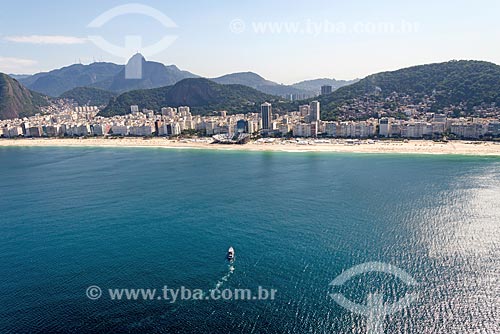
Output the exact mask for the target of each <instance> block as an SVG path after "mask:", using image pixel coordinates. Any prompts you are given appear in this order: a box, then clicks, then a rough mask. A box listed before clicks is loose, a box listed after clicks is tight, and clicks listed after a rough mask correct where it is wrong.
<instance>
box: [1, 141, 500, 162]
mask: <svg viewBox="0 0 500 334" xmlns="http://www.w3.org/2000/svg"><path fill="white" fill-rule="evenodd" d="M0 147H129V148H139V147H150V148H171V149H207V150H222V151H257V152H266V151H267V152H291V153H293V152H324V153H328V152H331V153H371V154H419V155H426V154H427V155H470V156H497V157H500V143H499V144H496V143H493V142H469V141H450V142H448V143H440V142H433V141H429V140H411V141H408V142H401V141H376V142H374V143H368V142H367V141H360V142H359V144H352V143H348V142H347V141H345V140H333V141H332V142H330V143H314V144H312V145H304V144H302V145H301V144H295V143H289V142H286V143H285V142H281V141H276V142H274V143H264V142H255V141H252V142H250V143H248V144H245V145H223V144H211V143H209V142H203V141H194V140H167V139H165V138H151V139H147V140H145V139H142V138H130V137H128V138H120V139H118V138H117V139H105V138H86V139H80V138H38V139H29V138H18V139H0Z"/></svg>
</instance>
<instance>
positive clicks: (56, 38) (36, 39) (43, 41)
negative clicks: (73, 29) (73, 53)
mask: <svg viewBox="0 0 500 334" xmlns="http://www.w3.org/2000/svg"><path fill="white" fill-rule="evenodd" d="M4 40H6V41H8V42H13V43H24V44H37V45H75V44H85V43H87V41H88V40H87V38H80V37H74V36H60V35H29V36H6V37H4Z"/></svg>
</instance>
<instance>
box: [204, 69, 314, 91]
mask: <svg viewBox="0 0 500 334" xmlns="http://www.w3.org/2000/svg"><path fill="white" fill-rule="evenodd" d="M210 80H212V81H214V82H216V83H219V84H223V85H244V86H248V87H252V88H254V89H257V90H259V91H261V92H263V93H266V94H270V95H277V96H288V95H292V94H302V95H305V96H313V95H315V92H314V91H309V90H306V89H301V88H297V87H293V86H288V85H281V84H278V83H276V82H273V81H269V80H266V79H264V78H263V77H261V76H260V75H258V74H257V73H253V72H239V73H232V74H226V75H223V76H221V77H218V78H212V79H210Z"/></svg>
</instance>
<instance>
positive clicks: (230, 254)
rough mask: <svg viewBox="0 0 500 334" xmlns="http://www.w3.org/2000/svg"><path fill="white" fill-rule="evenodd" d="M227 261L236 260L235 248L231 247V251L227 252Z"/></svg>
mask: <svg viewBox="0 0 500 334" xmlns="http://www.w3.org/2000/svg"><path fill="white" fill-rule="evenodd" d="M227 259H228V260H233V259H234V248H233V247H229V249H228V251H227Z"/></svg>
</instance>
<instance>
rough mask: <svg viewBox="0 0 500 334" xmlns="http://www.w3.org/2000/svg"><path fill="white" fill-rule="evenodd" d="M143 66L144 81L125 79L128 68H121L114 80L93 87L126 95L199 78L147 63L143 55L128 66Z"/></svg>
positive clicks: (130, 61) (172, 67)
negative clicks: (128, 92) (129, 92)
mask: <svg viewBox="0 0 500 334" xmlns="http://www.w3.org/2000/svg"><path fill="white" fill-rule="evenodd" d="M129 65H130V66H132V65H133V66H134V67H136V66H138V65H139V66H141V67H142V79H128V78H126V77H125V74H126V68H125V66H121V68H120V71H119V72H118V73H117V74H116V75H115V76H113V77H112V78H110V79H108V80H105V81H102V82H98V83H96V84H94V85H92V87H96V88H100V89H104V90H108V91H111V92H115V93H124V92H127V91H132V90H138V89H151V88H158V87H164V86H170V85H173V84H175V83H177V82H179V81H181V80H183V79H187V78H197V77H198V76H197V75H195V74H192V73H190V72H187V71H181V70H180V69H178V68H177V66H175V65H170V66H165V65H163V64H161V63H156V62H152V61H147V60H146V59H145V58H144V57H143V56H142V55H141V54H139V53H138V54H136V55H134V56H133V57H132V58H131V59H130V60H129V62H128V65H127V66H129Z"/></svg>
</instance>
